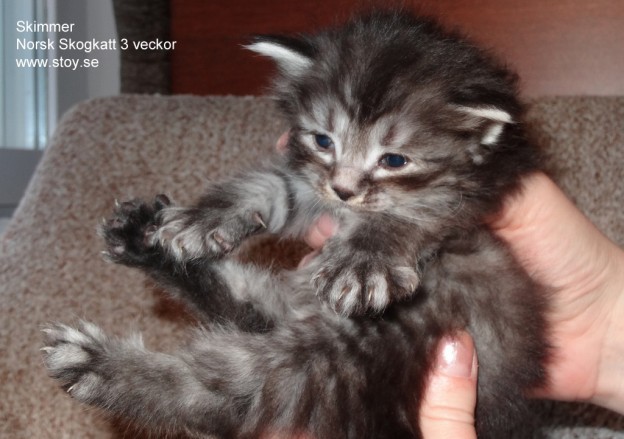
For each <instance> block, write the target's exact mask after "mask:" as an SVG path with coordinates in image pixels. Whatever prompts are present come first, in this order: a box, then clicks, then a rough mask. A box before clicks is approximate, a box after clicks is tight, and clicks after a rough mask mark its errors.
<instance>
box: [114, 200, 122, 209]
mask: <svg viewBox="0 0 624 439" xmlns="http://www.w3.org/2000/svg"><path fill="white" fill-rule="evenodd" d="M115 207H116V208H119V207H121V203H120V202H119V200H118V199H117V198H115Z"/></svg>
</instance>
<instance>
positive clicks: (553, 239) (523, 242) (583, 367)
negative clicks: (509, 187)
mask: <svg viewBox="0 0 624 439" xmlns="http://www.w3.org/2000/svg"><path fill="white" fill-rule="evenodd" d="M525 184H526V188H525V191H524V192H523V193H522V194H521V195H520V196H519V197H518V198H516V199H514V200H512V201H511V202H510V203H508V205H507V206H506V207H505V209H503V212H502V214H501V216H500V217H498V218H496V219H495V220H494V221H492V224H491V225H492V228H493V229H494V230H495V231H496V233H497V234H498V235H499V236H500V237H502V238H503V239H504V240H505V241H506V242H507V243H508V244H509V245H510V246H511V248H512V251H513V252H514V254H515V255H516V256H517V257H518V259H519V260H520V262H521V263H522V264H523V265H524V267H525V268H526V269H527V271H528V272H529V274H530V275H531V276H532V277H533V278H534V279H535V280H537V281H538V282H540V283H542V284H543V285H545V286H546V287H548V288H549V289H550V291H551V292H552V297H551V302H552V307H551V310H550V315H549V322H550V324H551V330H552V333H551V340H552V343H553V353H552V357H551V360H550V363H549V367H548V372H549V375H550V384H549V386H548V388H547V389H541V390H540V391H539V392H538V394H539V395H540V396H546V397H549V398H555V399H565V400H593V399H594V398H595V397H596V393H597V387H598V385H599V370H600V360H601V357H602V355H603V354H604V352H603V349H604V343H603V342H604V340H605V339H606V338H607V336H608V333H609V331H611V330H612V328H611V327H610V326H609V325H610V323H609V322H610V319H609V315H610V313H611V312H612V310H613V304H614V302H617V300H616V299H614V297H613V295H612V294H614V292H613V291H611V290H610V286H611V285H612V283H610V279H611V277H612V274H613V273H614V272H615V271H614V269H613V261H614V260H617V259H619V258H620V257H621V254H619V253H621V251H620V250H619V249H617V247H615V245H613V244H612V243H611V242H610V241H608V239H607V238H606V237H604V235H602V234H601V233H600V232H599V231H598V230H597V229H596V228H595V227H594V226H593V225H592V224H591V223H590V222H589V221H588V220H587V219H586V218H585V217H584V216H583V215H582V214H581V213H580V212H579V211H578V210H577V209H576V208H575V207H574V206H573V205H572V204H571V202H570V201H569V200H568V199H567V198H566V197H565V196H564V195H563V194H562V193H561V191H560V190H559V189H558V188H557V187H556V186H555V184H554V183H553V182H552V181H550V180H549V179H548V178H547V177H546V176H545V175H543V174H537V175H535V176H532V177H531V178H529V179H527V181H526V182H525ZM614 255H617V257H615V258H614ZM595 402H596V401H595Z"/></svg>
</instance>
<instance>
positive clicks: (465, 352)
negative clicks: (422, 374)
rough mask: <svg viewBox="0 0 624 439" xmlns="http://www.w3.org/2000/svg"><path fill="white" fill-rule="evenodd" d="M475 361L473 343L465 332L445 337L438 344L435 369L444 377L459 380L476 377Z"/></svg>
mask: <svg viewBox="0 0 624 439" xmlns="http://www.w3.org/2000/svg"><path fill="white" fill-rule="evenodd" d="M476 360H477V356H476V353H475V348H474V343H473V341H472V338H471V337H470V335H468V334H467V333H466V332H461V333H459V334H456V335H454V336H445V337H443V338H442V339H441V340H440V342H439V344H438V352H437V358H436V367H437V368H438V370H439V371H440V372H442V373H443V374H445V375H448V376H453V377H459V378H472V377H476V372H477V361H476Z"/></svg>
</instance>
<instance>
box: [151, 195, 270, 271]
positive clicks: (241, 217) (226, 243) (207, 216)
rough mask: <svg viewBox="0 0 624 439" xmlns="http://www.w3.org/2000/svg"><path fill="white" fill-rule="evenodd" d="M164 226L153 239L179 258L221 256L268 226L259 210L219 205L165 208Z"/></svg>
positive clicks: (180, 259)
mask: <svg viewBox="0 0 624 439" xmlns="http://www.w3.org/2000/svg"><path fill="white" fill-rule="evenodd" d="M162 222H163V223H162V226H161V227H160V228H159V229H158V230H157V231H156V233H155V234H154V240H155V241H157V242H158V243H159V244H160V245H161V246H163V247H164V248H165V249H167V251H169V253H170V254H171V255H172V256H173V257H174V258H176V259H177V260H178V261H185V260H189V259H194V258H202V257H211V258H220V257H222V256H224V255H226V254H227V253H229V252H230V251H232V250H233V249H234V248H236V247H238V245H240V243H241V242H242V241H243V240H244V239H245V238H247V237H248V236H250V235H252V234H254V233H256V232H258V231H260V230H262V229H266V224H265V223H264V221H263V219H262V216H261V215H260V213H258V212H254V211H246V212H239V213H232V212H228V211H227V210H220V209H218V208H217V209H198V208H176V207H173V208H169V209H165V210H164V211H163V212H162Z"/></svg>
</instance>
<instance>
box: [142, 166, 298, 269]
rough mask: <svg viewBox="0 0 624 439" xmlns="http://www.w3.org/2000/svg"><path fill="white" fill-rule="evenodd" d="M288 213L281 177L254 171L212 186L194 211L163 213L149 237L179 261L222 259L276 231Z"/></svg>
mask: <svg viewBox="0 0 624 439" xmlns="http://www.w3.org/2000/svg"><path fill="white" fill-rule="evenodd" d="M292 208H293V206H292V200H291V195H290V188H289V183H288V180H287V177H286V176H285V174H282V173H280V172H279V171H278V170H277V169H272V170H267V171H255V172H251V173H249V174H247V175H245V176H244V177H239V178H234V179H231V180H229V181H226V182H224V183H220V184H217V185H215V186H213V187H211V188H210V189H209V190H208V192H207V193H206V194H205V195H204V196H203V197H202V198H201V199H200V200H199V201H198V202H197V203H196V204H195V205H194V206H191V207H186V208H181V207H171V208H167V209H165V210H163V211H162V212H161V215H162V226H161V227H160V228H159V229H158V231H157V232H156V233H155V234H154V237H153V238H154V239H155V240H157V241H158V242H159V243H160V244H161V245H162V246H163V248H165V249H166V250H167V251H169V252H170V253H171V254H172V255H173V257H175V258H176V259H178V260H180V261H182V260H190V259H194V258H201V257H205V256H210V257H213V258H214V257H221V256H223V255H224V254H227V253H229V252H230V251H231V250H233V249H234V248H236V247H237V246H238V245H239V244H240V243H241V242H242V241H243V240H244V239H245V238H247V237H248V236H250V235H252V234H255V233H259V232H262V231H268V232H271V233H276V232H278V231H280V230H281V229H282V228H283V227H284V225H285V223H286V221H287V219H288V216H289V215H290V213H291V212H290V211H291V210H292Z"/></svg>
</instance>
